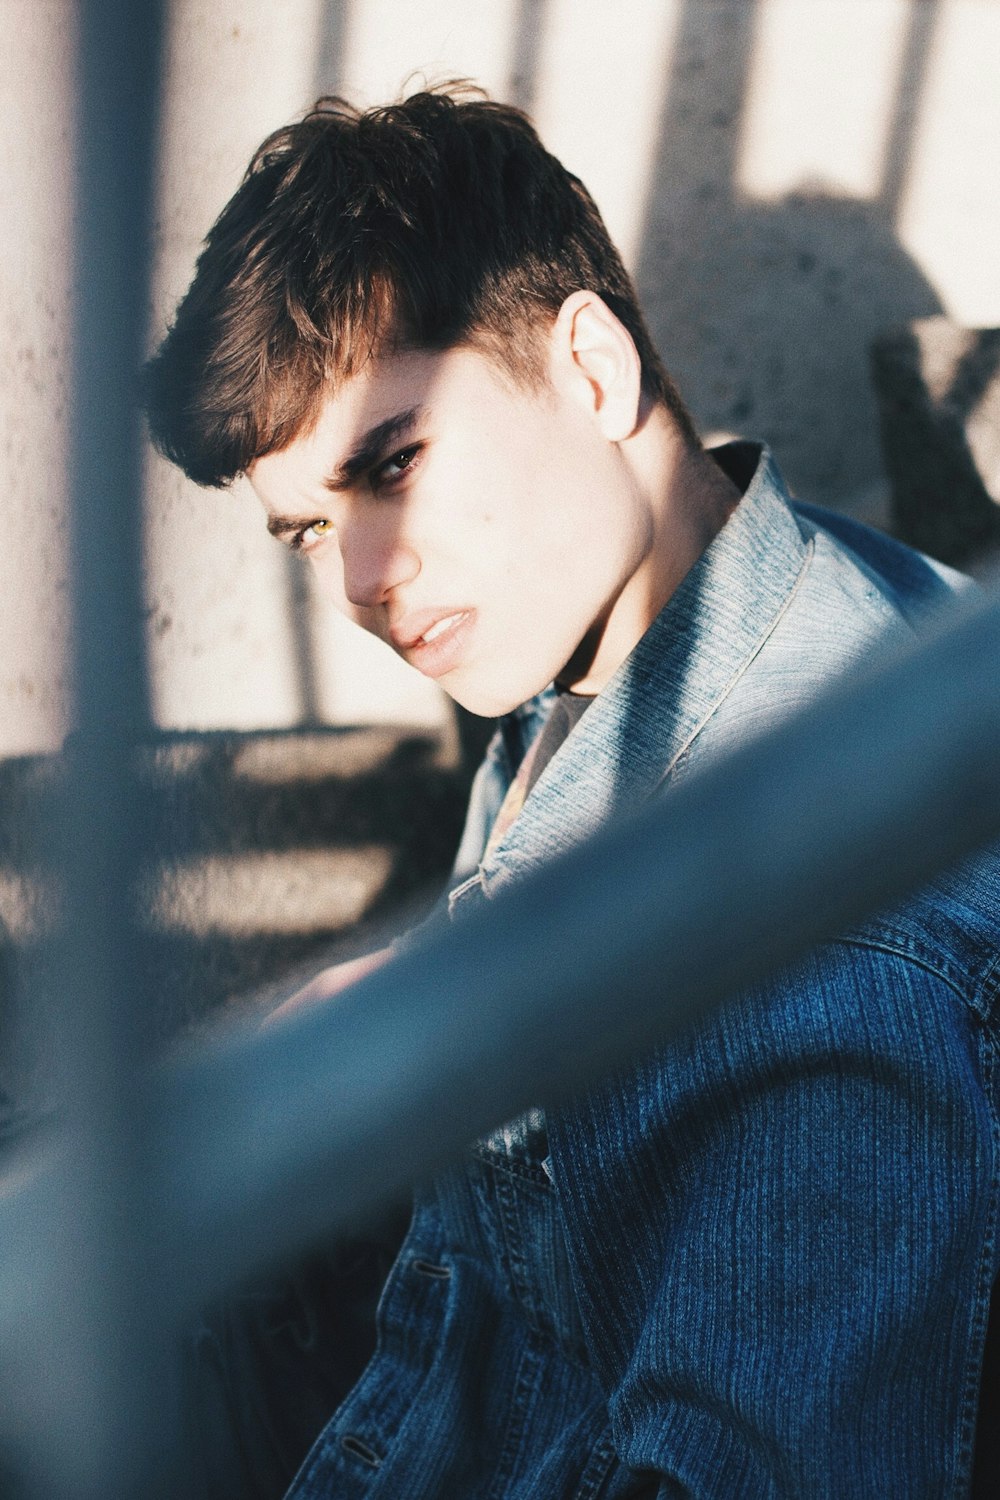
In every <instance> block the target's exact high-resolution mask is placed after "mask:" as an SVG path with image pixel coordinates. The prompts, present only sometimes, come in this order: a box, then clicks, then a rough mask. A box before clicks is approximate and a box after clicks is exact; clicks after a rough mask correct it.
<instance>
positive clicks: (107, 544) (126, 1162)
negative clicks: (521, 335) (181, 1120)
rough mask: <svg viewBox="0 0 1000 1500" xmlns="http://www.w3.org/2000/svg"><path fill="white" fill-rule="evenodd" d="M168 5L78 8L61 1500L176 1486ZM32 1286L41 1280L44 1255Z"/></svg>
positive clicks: (46, 1459) (16, 1412)
mask: <svg viewBox="0 0 1000 1500" xmlns="http://www.w3.org/2000/svg"><path fill="white" fill-rule="evenodd" d="M162 12H163V6H162V5H161V4H159V3H156V0H142V3H141V4H136V3H134V0H80V3H79V4H77V5H76V6H71V7H67V11H66V24H67V25H71V26H73V27H74V28H75V29H76V31H77V33H78V36H77V42H78V45H77V59H78V78H77V84H78V88H77V116H76V142H77V157H76V174H75V182H76V203H75V232H76V244H75V265H74V272H75V276H74V329H73V349H74V355H73V386H72V398H71V399H72V419H71V420H72V426H71V445H70V484H71V495H72V507H71V521H70V524H71V550H70V557H71V587H72V621H73V628H72V636H71V639H72V646H73V661H72V669H73V684H74V695H75V703H74V710H75V711H74V734H73V737H72V739H71V741H70V743H69V745H68V747H67V756H66V760H67V766H68V775H67V783H66V786H65V788H64V789H63V791H62V794H61V795H60V796H59V797H58V798H57V799H55V801H54V802H53V805H52V810H51V811H52V816H51V817H50V819H49V823H48V826H47V828H46V829H45V830H44V834H43V845H44V848H45V851H46V856H47V858H48V860H49V861H50V863H51V865H52V867H53V869H54V870H55V871H56V872H57V874H58V876H59V880H60V886H61V890H62V893H63V900H62V903H61V905H62V910H61V912H60V923H59V933H58V937H57V939H56V942H55V944H54V950H53V954H52V967H51V970H50V973H49V987H50V988H51V989H52V990H53V991H54V992H55V993H57V994H58V995H59V997H60V999H59V1004H58V1006H57V1007H56V1013H55V1015H54V1016H53V1018H52V1034H53V1037H54V1041H55V1051H56V1074H57V1086H58V1101H57V1103H58V1109H59V1113H60V1116H61V1118H62V1120H63V1121H64V1122H65V1127H66V1146H65V1152H66V1155H65V1158H64V1162H65V1171H64V1173H63V1176H62V1189H61V1192H60V1193H59V1195H58V1196H56V1197H52V1196H49V1197H48V1198H46V1196H45V1195H36V1197H35V1199H34V1202H33V1211H32V1213H31V1215H30V1218H29V1217H28V1216H26V1222H27V1223H30V1225H31V1230H32V1239H33V1242H34V1258H35V1259H37V1258H38V1257H39V1255H40V1254H43V1255H44V1256H46V1257H51V1270H52V1273H53V1274H52V1276H51V1278H49V1279H48V1280H47V1281H46V1282H45V1287H46V1295H45V1296H44V1297H41V1298H37V1299H36V1308H35V1311H36V1317H35V1319H34V1322H33V1327H32V1338H31V1341H30V1345H29V1346H28V1354H27V1357H28V1358H30V1360H31V1361H32V1362H33V1365H34V1378H33V1379H31V1380H29V1381H27V1382H24V1381H21V1382H12V1384H11V1392H10V1399H9V1400H8V1401H7V1402H6V1403H5V1406H4V1417H5V1419H6V1422H7V1423H10V1424H12V1425H13V1426H14V1428H15V1435H16V1436H19V1438H20V1442H19V1448H20V1459H21V1462H22V1466H23V1469H24V1473H25V1476H26V1480H27V1483H28V1487H29V1488H30V1490H31V1493H34V1494H37V1495H38V1496H39V1497H44V1500H63V1497H66V1500H98V1497H107V1496H109V1495H115V1496H123V1497H125V1496H133V1495H135V1496H140V1495H141V1496H143V1497H149V1496H156V1495H160V1494H163V1495H164V1496H166V1495H168V1494H173V1495H176V1493H177V1491H176V1489H175V1488H173V1487H172V1486H170V1483H169V1479H167V1482H166V1485H165V1484H164V1479H163V1477H162V1476H163V1471H164V1465H163V1463H162V1456H161V1454H158V1453H157V1452H156V1449H157V1447H158V1446H160V1447H162V1444H163V1434H162V1431H161V1429H160V1418H161V1415H162V1413H163V1412H164V1410H165V1409H166V1405H167V1403H166V1401H165V1399H164V1397H165V1392H164V1390H163V1382H162V1376H163V1372H164V1370H165V1369H166V1361H165V1358H164V1357H163V1351H164V1349H165V1339H166V1336H167V1334H166V1329H165V1326H163V1325H162V1322H161V1319H160V1313H159V1309H160V1307H161V1301H160V1299H159V1298H158V1297H157V1296H156V1283H157V1277H158V1243H159V1240H158V1235H157V1233H156V1208H155V1206H156V1202H157V1193H158V1182H157V1175H156V1172H155V1171H154V1170H153V1168H152V1159H153V1153H154V1152H155V1146H153V1145H152V1141H153V1134H152V1132H151V1129H150V1122H149V1096H148V1090H144V1089H143V1088H142V1087H141V1086H140V1084H139V1079H140V1078H141V1076H142V1074H143V1069H144V1064H146V1063H147V1062H148V1055H149V1051H148V1042H149V1039H150V1036H151V1007H150V1005H149V997H148V996H147V995H146V994H145V993H144V988H145V986H144V975H145V973H146V971H147V969H148V965H147V964H146V963H145V961H144V957H143V942H142V937H141V933H140V929H139V925H138V923H137V922H136V920H135V913H134V910H133V899H134V893H135V891H136V888H137V878H138V876H139V874H140V873H141V871H142V869H143V867H144V862H145V860H146V851H145V841H146V840H147V838H148V837H149V836H150V821H149V819H148V817H147V816H146V813H145V810H144V807H143V802H142V793H141V790H140V787H139V785H138V782H137V779H136V766H135V756H134V753H133V747H134V745H135V743H136V740H137V738H138V736H139V735H141V734H142V733H143V731H144V730H145V729H146V728H147V726H148V711H147V701H146V681H145V669H144V655H145V651H144V631H143V612H142V593H141V584H140V552H141V549H140V541H141V525H142V521H141V494H142V484H141V476H142V471H141V449H140V420H141V417H140V411H139V406H138V402H137V382H138V372H139V369H140V367H141V363H142V355H143V342H144V334H145V326H146V320H147V286H148V275H147V270H148V239H149V224H150V198H151V192H152V186H153V183H154V182H155V172H154V150H155V143H156V139H157V123H158V121H157V109H156V101H157V96H158V86H159V74H160V67H159V59H160V34H161V24H162ZM20 1227H21V1229H22V1232H23V1231H24V1229H25V1225H24V1224H22V1225H21V1226H20ZM15 1243H16V1242H15ZM43 1247H44V1248H43ZM24 1274H25V1276H26V1277H27V1278H28V1283H29V1284H30V1282H31V1279H32V1275H33V1265H32V1264H30V1263H29V1265H28V1266H27V1267H25V1270H24ZM21 1296H22V1298H23V1297H24V1283H23V1282H22V1291H21ZM12 1417H13V1418H14V1420H13V1422H12Z"/></svg>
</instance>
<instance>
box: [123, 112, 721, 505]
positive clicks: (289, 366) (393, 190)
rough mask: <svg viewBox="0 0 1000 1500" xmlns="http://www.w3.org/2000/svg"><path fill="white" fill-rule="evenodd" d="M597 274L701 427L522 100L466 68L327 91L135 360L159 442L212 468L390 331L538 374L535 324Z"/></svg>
mask: <svg viewBox="0 0 1000 1500" xmlns="http://www.w3.org/2000/svg"><path fill="white" fill-rule="evenodd" d="M580 288H585V289H587V290H590V291H594V292H597V293H598V294H599V295H600V296H601V297H603V298H604V300H605V301H606V302H607V304H608V306H609V307H610V308H611V309H612V311H613V312H614V313H615V314H616V315H617V316H618V317H619V318H620V319H621V321H622V323H623V324H624V325H625V327H626V328H627V329H628V331H629V333H630V334H631V335H632V338H633V339H634V340H635V343H636V346H637V348H638V351H639V357H640V360H641V362H642V371H643V383H644V386H645V388H646V390H647V391H648V392H649V394H650V395H652V396H653V397H655V398H656V399H658V400H661V401H663V402H664V403H665V404H666V406H667V407H668V408H669V410H670V411H671V412H672V413H673V415H674V418H675V420H676V422H677V424H678V426H679V427H680V429H681V431H682V432H683V433H684V435H685V437H686V438H687V439H688V440H689V441H691V442H696V441H697V439H696V438H695V435H694V430H693V427H692V425H691V419H690V417H689V416H688V414H687V412H686V410H685V408H684V406H683V403H682V402H681V400H680V397H679V396H678V394H677V391H676V389H675V387H674V385H673V383H672V382H671V380H670V378H669V376H668V375H667V373H666V371H665V370H664V368H663V366H662V364H661V362H660V359H659V357H658V355H657V353H656V350H655V349H654V347H653V344H652V341H651V340H650V337H649V334H648V332H647V330H646V326H645V323H644V322H643V318H642V314H641V313H640V311H639V307H638V304H637V301H636V297H635V292H634V290H633V287H632V284H631V282H630V280H629V277H628V274H627V272H626V271H625V268H624V266H623V265H622V262H621V258H620V256H619V255H618V252H617V251H616V250H615V248H614V246H613V245H612V243H611V240H610V238H609V236H608V232H607V230H606V229H605V227H604V223H603V221H602V219H601V216H600V214H599V213H598V211H597V209H596V207H595V205H594V202H593V200H592V199H591V197H590V195H589V193H588V192H587V190H586V189H585V188H584V187H583V185H582V183H580V182H579V181H578V179H577V178H576V177H574V176H573V175H572V174H571V173H569V172H567V171H566V169H565V168H564V167H563V166H562V165H561V163H560V162H558V161H557V160H556V159H555V157H554V156H551V155H550V154H549V153H548V152H547V151H546V150H545V148H544V147H543V146H542V144H541V142H540V140H539V139H538V136H537V135H536V133H535V131H534V129H533V127H532V126H531V124H530V122H529V121H528V119H527V117H526V116H525V115H524V114H522V113H521V111H520V110H517V109H514V108H512V107H511V106H509V105H505V104H497V103H493V102H491V101H489V100H487V99H485V98H483V97H482V96H481V94H480V93H479V91H478V90H473V89H472V88H471V87H469V86H467V85H454V84H453V85H449V86H448V87H447V88H446V89H440V90H429V91H425V92H422V93H418V94H414V95H412V96H411V97H410V98H409V99H406V100H405V101H403V102H402V103H399V104H393V105H388V106H386V107H384V108H379V109H372V110H367V111H363V112H362V111H360V110H358V109H355V108H354V107H353V106H352V105H350V104H348V103H346V102H345V101H344V100H343V99H335V98H326V99H320V100H319V101H318V102H317V104H316V105H315V106H314V107H313V109H312V110H311V111H310V112H309V114H307V115H306V116H305V118H304V119H303V120H301V121H299V122H297V123H295V124H292V125H287V126H285V127H284V128H283V129H282V130H278V131H276V132H275V133H274V134H273V135H272V136H269V137H268V139H267V140H266V141H265V142H264V143H263V145H262V146H261V147H260V148H259V149H258V151H257V152H256V154H255V156H254V158H253V160H252V162H251V163H250V166H249V168H248V169H247V173H246V176H245V177H244V179H243V182H242V184H241V185H240V187H239V189H238V190H237V192H236V193H235V194H234V195H233V197H232V198H231V199H230V201H229V203H228V204H227V205H226V207H225V208H224V209H223V211H222V213H221V215H220V216H219V219H218V221H217V222H216V224H215V225H214V227H213V228H212V229H211V231H210V232H209V234H208V237H207V239H206V241H205V245H204V248H203V250H202V252H201V255H200V257H199V259H198V265H197V270H196V273H195V277H194V280H193V282H192V284H191V286H190V288H189V290H188V292H187V294H186V295H185V297H184V298H183V300H182V302H181V304H180V306H179V308H178V310H177V315H176V318H175V321H174V323H173V326H172V327H171V328H170V330H169V332H168V334H167V336H166V338H165V339H164V341H163V343H162V345H161V347H160V349H159V351H158V352H157V354H156V355H155V356H154V357H153V359H152V360H151V361H150V363H149V365H148V366H147V370H146V389H145V398H146V408H147V412H148V416H149V422H150V428H151V431H152V435H153V440H154V442H155V443H156V445H157V447H158V448H159V449H160V451H161V452H162V453H164V454H166V456H167V457H168V458H170V459H172V460H173V461H174V462H175V463H177V464H179V465H180V467H181V468H182V469H184V471H185V472H186V473H187V474H188V475H189V476H190V477H191V478H192V479H195V480H197V481H198V482H199V483H200V484H214V485H224V484H227V483H229V482H230V481H231V480H232V479H234V478H235V477H236V476H237V475H238V474H240V473H242V472H244V471H245V470H246V469H247V468H248V467H249V465H250V464H252V463H253V462H254V460H255V459H257V458H260V457H262V456H263V455H264V454H265V453H270V452H273V451H275V450H277V449H281V448H283V447H285V446H286V445H287V444H288V443H290V442H291V441H292V440H293V439H294V438H295V437H297V436H298V435H299V434H300V433H301V432H302V431H304V430H307V429H308V427H309V425H310V424H311V422H313V421H314V420H315V417H316V415H317V412H318V408H319V406H320V403H321V401H322V398H323V396H324V395H325V393H326V392H327V390H328V389H329V388H330V386H331V384H332V383H335V382H336V381H337V380H338V379H344V378H347V377H349V376H351V375H353V374H354V373H356V371H357V370H358V369H359V368H360V366H361V365H362V364H363V363H364V362H365V360H367V359H368V358H369V357H370V356H371V355H372V354H373V353H376V352H378V351H379V350H380V349H385V348H387V347H394V348H420V349H447V348H451V347H453V346H456V345H459V344H464V345H470V346H472V347H476V348H479V349H481V350H482V351H483V352H484V353H486V354H487V355H489V356H490V357H491V358H492V359H493V360H494V361H495V363H496V364H497V365H498V366H499V367H500V368H501V369H503V370H505V371H507V372H508V373H509V374H510V375H511V376H513V377H514V378H515V379H516V380H519V381H521V382H524V383H536V384H538V383H542V382H543V381H544V366H543V361H542V354H541V341H540V340H539V339H538V337H537V333H538V325H539V324H544V326H545V327H549V326H551V321H552V319H553V318H554V317H555V315H556V313H557V312H558V310H559V308H560V306H561V305H562V303H563V301H564V300H565V298H566V297H567V296H568V295H569V294H570V293H571V292H573V291H576V290H578V289H580Z"/></svg>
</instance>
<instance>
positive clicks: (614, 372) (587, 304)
mask: <svg viewBox="0 0 1000 1500" xmlns="http://www.w3.org/2000/svg"><path fill="white" fill-rule="evenodd" d="M553 338H554V341H555V354H556V359H557V360H558V361H559V363H560V365H561V367H562V368H561V374H562V375H563V378H564V379H566V380H568V381H569V382H570V385H571V387H572V388H573V391H574V394H575V395H576V396H577V397H578V398H579V399H580V400H582V401H583V402H584V403H585V404H586V405H587V407H588V409H589V410H590V411H591V412H592V413H593V416H594V419H595V421H596V422H597V423H598V425H599V426H600V429H601V432H602V433H603V435H604V437H605V438H606V439H607V440H608V442H612V443H621V442H624V440H625V439H626V438H628V437H631V435H632V433H633V432H634V431H635V429H636V427H637V426H638V422H639V408H640V400H641V394H642V367H641V365H640V362H639V354H638V351H637V349H636V347H635V343H634V341H633V339H632V335H631V334H630V333H629V331H628V329H627V328H626V327H625V326H624V324H623V323H622V322H621V320H620V319H619V318H617V317H616V316H615V314H614V313H613V312H612V311H611V309H610V307H608V305H607V303H606V302H605V301H604V300H603V298H601V297H599V296H598V295H597V293H596V292H588V291H579V292H573V293H572V294H571V295H570V296H569V297H567V298H566V301H565V302H564V303H563V305H562V307H561V308H560V309H559V314H558V317H557V318H556V323H555V327H554V329H553Z"/></svg>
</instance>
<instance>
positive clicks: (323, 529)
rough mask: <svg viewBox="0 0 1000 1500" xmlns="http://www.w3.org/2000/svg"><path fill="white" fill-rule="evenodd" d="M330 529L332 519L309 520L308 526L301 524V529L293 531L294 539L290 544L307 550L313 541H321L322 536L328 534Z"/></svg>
mask: <svg viewBox="0 0 1000 1500" xmlns="http://www.w3.org/2000/svg"><path fill="white" fill-rule="evenodd" d="M332 531H333V522H332V521H328V520H326V519H325V518H321V519H320V520H318V521H311V522H310V523H309V525H308V526H303V528H302V530H301V531H298V532H296V533H295V539H294V541H293V543H292V546H293V547H296V548H298V547H301V548H303V549H304V550H306V551H308V549H309V548H310V547H311V546H312V545H313V544H314V543H315V542H320V541H322V540H323V538H324V537H325V536H329V535H330V533H331V532H332Z"/></svg>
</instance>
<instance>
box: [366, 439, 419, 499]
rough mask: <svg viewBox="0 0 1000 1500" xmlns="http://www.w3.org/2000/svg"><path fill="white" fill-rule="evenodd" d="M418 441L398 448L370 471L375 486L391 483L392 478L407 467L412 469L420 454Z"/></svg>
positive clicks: (395, 477) (399, 474)
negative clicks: (407, 446)
mask: <svg viewBox="0 0 1000 1500" xmlns="http://www.w3.org/2000/svg"><path fill="white" fill-rule="evenodd" d="M420 448H421V445H420V443H411V444H410V446H409V448H400V450H399V452H398V453H394V454H393V455H392V457H391V458H387V459H386V461H385V463H382V464H379V466H378V468H377V469H375V470H374V471H373V473H372V483H373V484H374V485H375V486H376V488H377V487H378V486H379V485H380V484H392V482H393V480H394V479H399V477H400V476H401V475H402V474H405V473H406V471H407V470H408V469H412V468H413V466H414V464H415V463H416V461H417V458H418V456H419V454H420Z"/></svg>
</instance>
